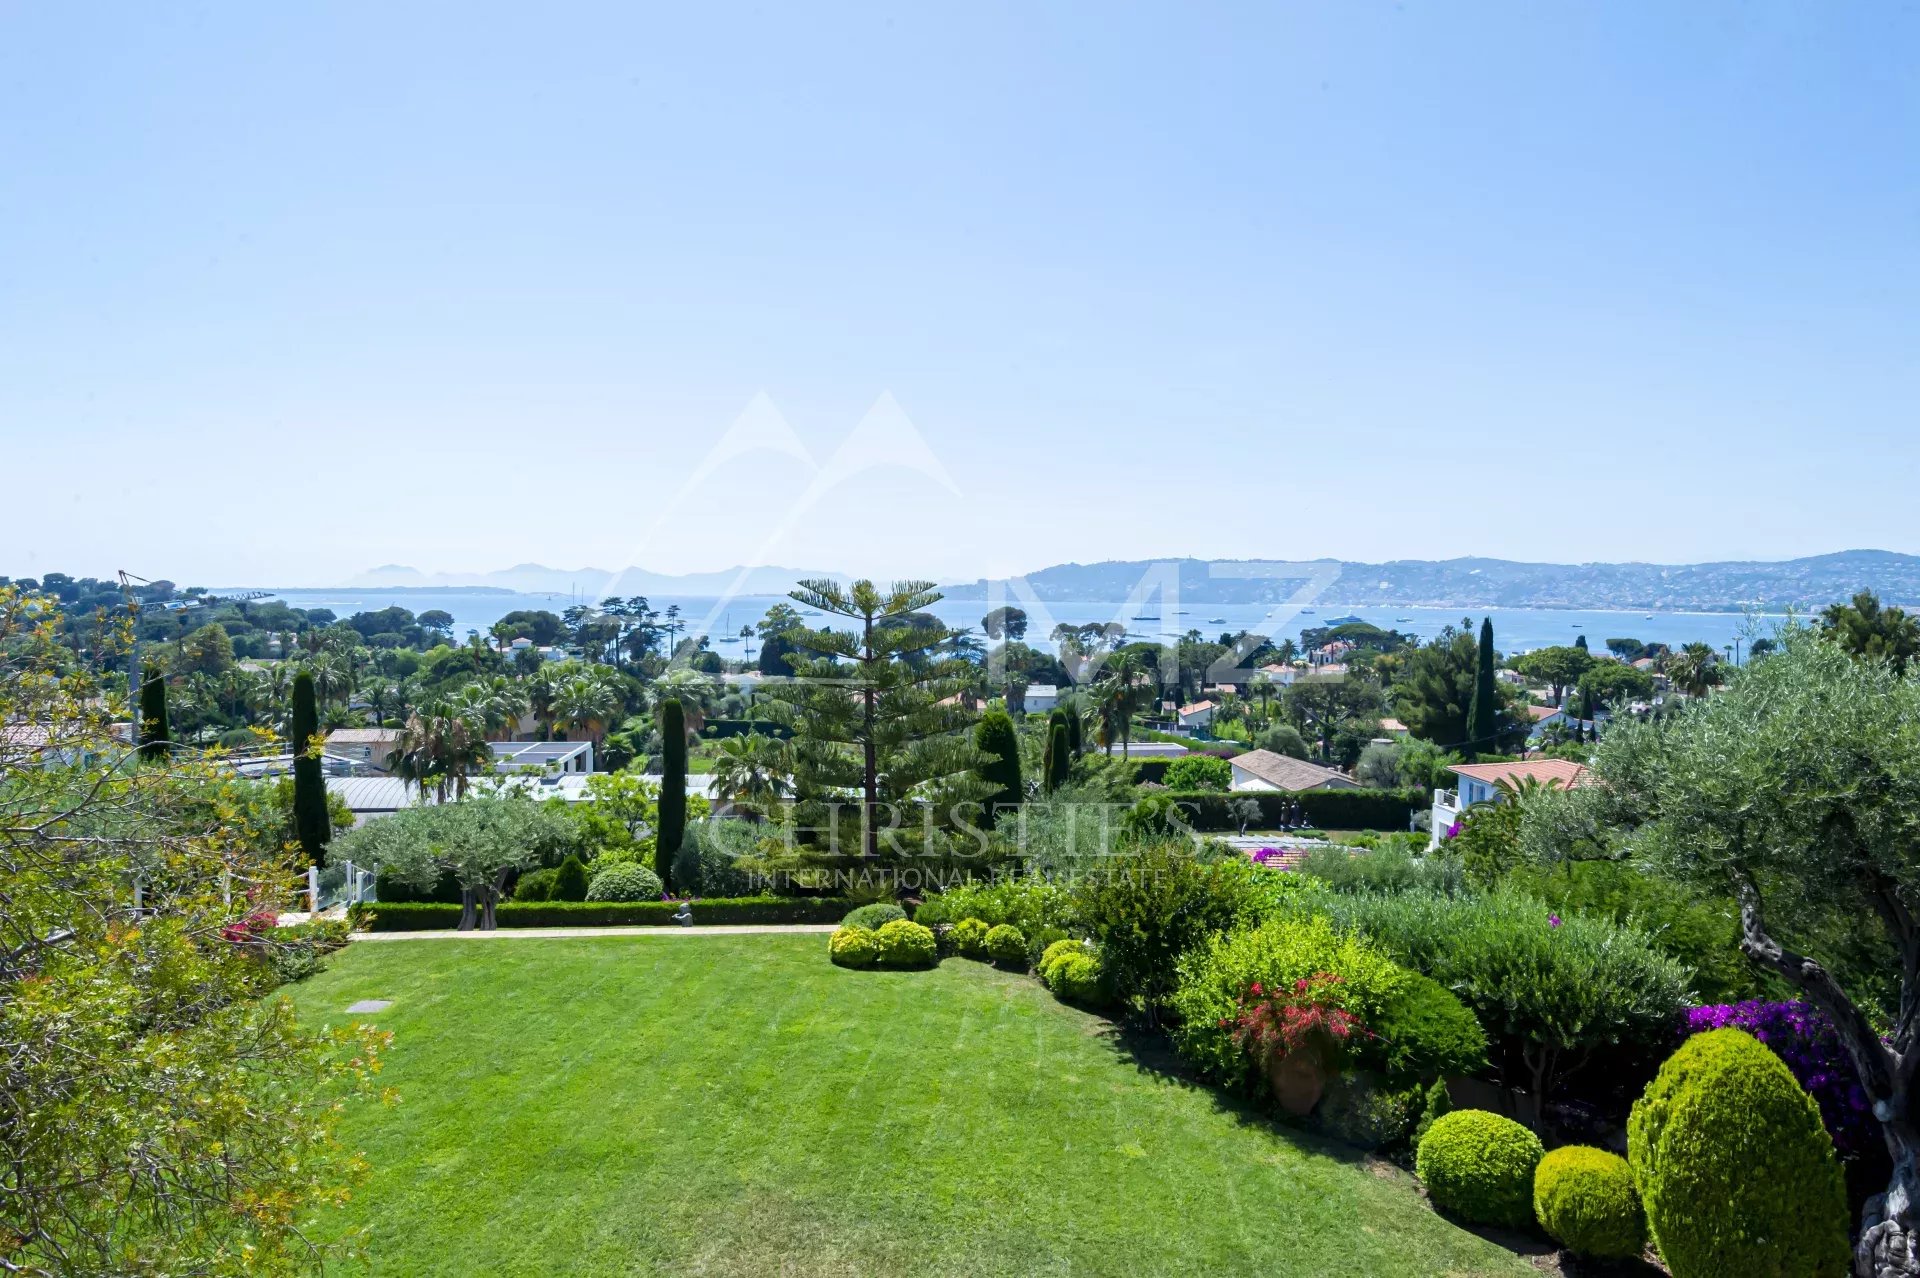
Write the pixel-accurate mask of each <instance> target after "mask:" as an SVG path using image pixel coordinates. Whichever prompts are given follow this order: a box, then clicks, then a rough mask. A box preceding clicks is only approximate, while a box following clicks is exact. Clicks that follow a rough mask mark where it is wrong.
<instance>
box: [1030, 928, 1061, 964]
mask: <svg viewBox="0 0 1920 1278" xmlns="http://www.w3.org/2000/svg"><path fill="white" fill-rule="evenodd" d="M1020 930H1021V931H1022V932H1023V933H1025V935H1026V938H1027V966H1029V967H1032V968H1035V969H1037V968H1039V966H1040V960H1041V959H1042V958H1045V957H1046V953H1047V950H1048V949H1049V948H1050V947H1051V946H1054V945H1057V944H1059V943H1060V942H1061V941H1065V940H1070V939H1071V938H1070V937H1069V936H1068V935H1067V933H1066V931H1065V929H1063V928H1057V927H1043V928H1039V929H1038V930H1035V929H1032V928H1021V929H1020Z"/></svg>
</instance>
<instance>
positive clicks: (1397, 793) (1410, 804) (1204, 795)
mask: <svg viewBox="0 0 1920 1278" xmlns="http://www.w3.org/2000/svg"><path fill="white" fill-rule="evenodd" d="M1167 797H1168V798H1170V799H1172V800H1173V801H1174V802H1175V803H1178V804H1179V805H1180V812H1181V815H1182V817H1183V818H1184V819H1185V820H1186V821H1187V823H1188V824H1190V825H1192V826H1193V828H1194V829H1196V830H1237V829H1239V828H1240V823H1239V822H1238V821H1236V820H1234V819H1233V818H1232V816H1230V815H1229V814H1228V812H1227V805H1228V804H1230V803H1232V802H1233V801H1234V800H1235V799H1252V800H1253V801H1254V802H1256V803H1258V804H1259V805H1260V820H1259V821H1258V822H1256V823H1255V824H1256V825H1259V826H1266V827H1272V826H1276V825H1278V824H1279V823H1280V814H1281V812H1282V811H1283V810H1285V809H1286V808H1288V807H1289V806H1291V805H1292V804H1295V803H1297V804H1299V805H1300V806H1301V808H1302V809H1304V810H1305V812H1306V814H1307V824H1308V825H1310V826H1313V827H1314V828H1315V829H1319V830H1404V829H1406V828H1407V819H1408V817H1410V816H1411V815H1412V814H1413V813H1415V812H1417V811H1420V810H1421V809H1423V808H1425V807H1426V805H1427V803H1426V795H1425V794H1424V793H1422V792H1421V791H1419V790H1301V791H1298V792H1297V793H1287V792H1285V791H1281V790H1235V791H1233V792H1231V793H1228V794H1219V793H1216V792H1212V791H1206V790H1181V791H1172V792H1169V793H1168V795H1167Z"/></svg>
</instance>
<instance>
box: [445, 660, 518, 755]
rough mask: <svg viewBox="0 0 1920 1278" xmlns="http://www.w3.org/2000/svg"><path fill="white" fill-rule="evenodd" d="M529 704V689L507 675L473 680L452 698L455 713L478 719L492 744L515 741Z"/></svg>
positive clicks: (459, 689)
mask: <svg viewBox="0 0 1920 1278" xmlns="http://www.w3.org/2000/svg"><path fill="white" fill-rule="evenodd" d="M528 704H529V703H528V698H527V691H526V689H524V688H522V687H521V686H520V685H519V684H518V683H516V682H514V681H513V680H512V679H510V678H508V677H507V676H506V675H492V676H483V677H481V678H479V679H474V680H471V681H470V682H467V683H463V684H461V685H460V687H459V688H457V689H455V690H454V694H453V707H454V709H455V710H457V711H460V712H462V713H471V714H473V715H475V716H477V717H478V718H479V720H480V724H481V726H482V728H483V729H484V730H485V732H486V735H487V739H488V740H489V741H504V740H507V739H508V738H510V737H512V736H513V732H514V729H515V728H517V727H519V725H520V716H521V715H523V714H525V713H526V712H527V707H528Z"/></svg>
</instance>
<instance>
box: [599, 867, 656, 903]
mask: <svg viewBox="0 0 1920 1278" xmlns="http://www.w3.org/2000/svg"><path fill="white" fill-rule="evenodd" d="M587 899H588V900H589V901H657V900H659V899H660V876H659V875H657V874H655V873H654V872H653V871H652V870H649V869H648V868H647V867H646V866H644V865H634V864H632V863H631V862H625V861H623V862H620V863H618V864H615V865H608V866H603V867H602V868H601V869H599V870H597V871H595V872H594V876H593V882H592V883H590V884H588V885H587Z"/></svg>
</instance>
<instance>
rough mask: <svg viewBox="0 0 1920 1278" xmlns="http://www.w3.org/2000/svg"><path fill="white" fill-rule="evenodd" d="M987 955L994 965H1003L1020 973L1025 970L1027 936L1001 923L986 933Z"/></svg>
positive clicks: (1012, 926)
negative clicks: (1017, 969) (1018, 970)
mask: <svg viewBox="0 0 1920 1278" xmlns="http://www.w3.org/2000/svg"><path fill="white" fill-rule="evenodd" d="M987 955H988V957H990V958H991V959H993V961H994V962H996V963H1005V964H1007V965H1008V966H1009V967H1017V968H1019V969H1020V970H1021V971H1023V972H1024V971H1025V970H1026V968H1027V936H1026V933H1024V932H1022V931H1021V930H1020V929H1019V928H1017V927H1015V926H1014V925H1013V924H1011V923H1002V924H1001V925H1000V926H999V927H996V928H990V929H989V930H988V932H987Z"/></svg>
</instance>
